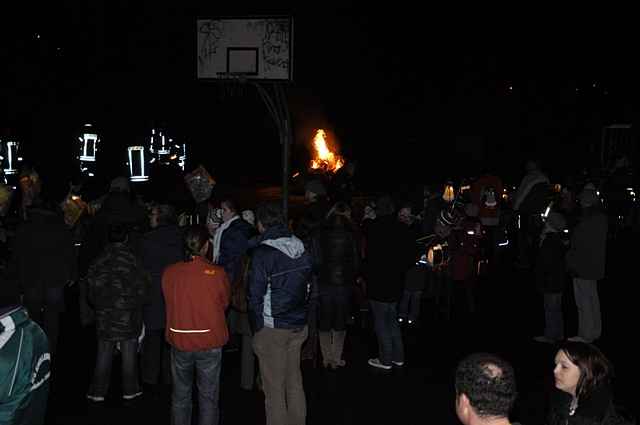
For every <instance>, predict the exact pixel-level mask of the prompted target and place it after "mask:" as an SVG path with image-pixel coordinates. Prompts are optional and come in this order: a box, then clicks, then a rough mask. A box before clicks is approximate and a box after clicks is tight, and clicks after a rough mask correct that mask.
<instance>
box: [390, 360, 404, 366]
mask: <svg viewBox="0 0 640 425" xmlns="http://www.w3.org/2000/svg"><path fill="white" fill-rule="evenodd" d="M391 363H393V365H394V366H398V367H402V366H404V362H396V361H393V360H392V361H391Z"/></svg>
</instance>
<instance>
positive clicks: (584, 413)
mask: <svg viewBox="0 0 640 425" xmlns="http://www.w3.org/2000/svg"><path fill="white" fill-rule="evenodd" d="M553 375H554V382H555V388H556V389H557V390H559V391H554V392H553V393H552V399H551V408H550V412H549V424H550V425H561V424H562V425H565V424H566V425H574V424H576V425H577V424H580V425H581V424H601V423H607V422H606V421H605V419H606V418H607V417H609V416H611V415H612V414H614V409H613V393H612V389H611V380H612V378H613V366H612V365H611V363H610V362H609V360H608V359H607V358H606V357H605V356H604V354H602V352H601V351H600V350H599V349H598V348H596V347H595V346H594V345H591V344H587V343H583V342H571V341H567V342H565V343H563V344H562V345H561V346H560V349H559V350H558V352H557V354H556V357H555V368H554V370H553Z"/></svg>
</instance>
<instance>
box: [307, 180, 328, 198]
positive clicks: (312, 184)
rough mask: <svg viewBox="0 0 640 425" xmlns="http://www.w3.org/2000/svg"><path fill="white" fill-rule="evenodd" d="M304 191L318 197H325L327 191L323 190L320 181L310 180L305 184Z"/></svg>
mask: <svg viewBox="0 0 640 425" xmlns="http://www.w3.org/2000/svg"><path fill="white" fill-rule="evenodd" d="M304 190H305V191H306V192H311V193H315V194H316V195H318V196H325V195H326V194H327V189H325V187H324V185H323V184H322V182H321V181H320V180H311V181H309V182H307V184H306V185H305V186H304Z"/></svg>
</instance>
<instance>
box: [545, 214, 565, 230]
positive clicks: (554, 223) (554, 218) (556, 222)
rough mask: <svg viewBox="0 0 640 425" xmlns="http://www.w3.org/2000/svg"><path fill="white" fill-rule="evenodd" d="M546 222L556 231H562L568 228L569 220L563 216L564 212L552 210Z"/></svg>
mask: <svg viewBox="0 0 640 425" xmlns="http://www.w3.org/2000/svg"><path fill="white" fill-rule="evenodd" d="M546 223H547V225H548V226H549V227H551V228H552V229H553V230H555V231H556V232H562V231H563V230H564V229H566V228H567V222H566V220H565V219H564V217H563V216H562V214H560V213H557V212H551V213H549V215H548V216H547V219H546Z"/></svg>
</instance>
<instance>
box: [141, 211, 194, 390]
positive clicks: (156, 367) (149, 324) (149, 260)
mask: <svg viewBox="0 0 640 425" xmlns="http://www.w3.org/2000/svg"><path fill="white" fill-rule="evenodd" d="M150 226H151V229H152V230H151V231H150V232H148V233H147V234H145V235H144V237H143V238H142V242H141V248H142V249H141V252H140V258H141V259H142V265H143V267H144V269H145V270H146V271H147V272H148V273H149V274H150V277H151V287H150V291H149V292H150V293H149V304H147V305H146V306H145V307H144V309H143V318H144V325H145V338H144V342H143V345H142V358H141V363H142V365H141V366H142V382H143V384H145V385H147V386H150V387H151V388H149V389H150V390H151V392H152V393H156V392H157V384H159V383H160V382H159V380H164V382H165V383H169V382H170V376H171V375H170V371H169V347H168V344H167V343H166V341H165V338H164V329H165V303H164V297H163V296H162V272H163V271H164V269H165V268H166V267H167V266H169V265H171V264H174V263H177V262H179V261H182V260H184V247H183V235H182V231H181V230H180V228H179V227H178V225H177V219H176V214H175V210H174V208H173V207H172V206H170V205H158V206H155V207H153V208H152V209H151V216H150Z"/></svg>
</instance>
